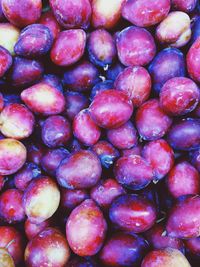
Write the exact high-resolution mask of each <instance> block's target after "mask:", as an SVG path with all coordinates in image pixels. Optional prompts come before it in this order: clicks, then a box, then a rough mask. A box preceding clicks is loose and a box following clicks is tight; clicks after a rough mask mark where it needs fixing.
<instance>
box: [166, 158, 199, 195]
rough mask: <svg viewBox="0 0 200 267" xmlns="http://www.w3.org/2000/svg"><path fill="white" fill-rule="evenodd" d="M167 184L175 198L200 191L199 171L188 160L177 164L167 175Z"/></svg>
mask: <svg viewBox="0 0 200 267" xmlns="http://www.w3.org/2000/svg"><path fill="white" fill-rule="evenodd" d="M166 184H167V188H168V190H169V192H170V193H171V195H172V196H173V197H174V198H178V197H181V196H184V195H191V194H194V195H195V194H199V193H200V176H199V173H198V171H197V170H196V169H195V168H194V167H193V166H192V165H191V164H190V163H189V162H187V161H181V162H179V163H177V164H175V166H174V167H173V168H172V169H171V170H170V172H169V173H168V175H167V177H166Z"/></svg>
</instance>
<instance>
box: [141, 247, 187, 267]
mask: <svg viewBox="0 0 200 267" xmlns="http://www.w3.org/2000/svg"><path fill="white" fill-rule="evenodd" d="M160 266H162V267H169V266H173V267H179V266H182V267H191V265H190V264H189V262H188V260H187V259H186V257H185V256H184V255H183V254H182V253H181V252H180V251H179V250H177V249H172V248H166V249H164V250H153V251H151V252H150V253H149V254H147V256H146V257H145V258H144V260H143V261H142V265H141V267H160Z"/></svg>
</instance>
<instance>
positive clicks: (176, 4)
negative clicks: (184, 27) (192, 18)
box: [171, 0, 197, 13]
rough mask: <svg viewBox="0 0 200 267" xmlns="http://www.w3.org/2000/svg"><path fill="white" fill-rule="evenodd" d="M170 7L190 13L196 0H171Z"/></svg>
mask: <svg viewBox="0 0 200 267" xmlns="http://www.w3.org/2000/svg"><path fill="white" fill-rule="evenodd" d="M171 2H172V7H173V8H174V9H175V10H180V11H184V12H186V13H190V12H192V11H193V10H194V9H195V6H196V4H197V0H189V1H188V0H172V1H171Z"/></svg>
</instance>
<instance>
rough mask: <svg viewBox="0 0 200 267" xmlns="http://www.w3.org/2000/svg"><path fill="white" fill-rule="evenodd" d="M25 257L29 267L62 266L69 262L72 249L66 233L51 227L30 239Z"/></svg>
mask: <svg viewBox="0 0 200 267" xmlns="http://www.w3.org/2000/svg"><path fill="white" fill-rule="evenodd" d="M24 257H25V263H26V265H27V266H28V267H37V266H41V267H45V266H55V267H60V266H65V264H66V263H67V261H68V259H69V257H70V250H69V246H68V244H67V240H66V239H65V237H64V235H63V234H62V233H61V232H60V231H59V230H57V229H56V228H50V227H49V228H46V229H45V230H43V231H42V232H40V233H39V234H38V235H37V236H35V237H34V238H33V239H32V240H30V241H29V243H28V244H27V246H26V249H25V256H24Z"/></svg>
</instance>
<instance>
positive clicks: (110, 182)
mask: <svg viewBox="0 0 200 267" xmlns="http://www.w3.org/2000/svg"><path fill="white" fill-rule="evenodd" d="M123 194H125V190H124V188H123V187H122V186H121V185H120V184H118V182H117V181H116V180H115V179H106V180H105V181H104V180H101V181H100V182H99V183H98V184H97V185H96V186H94V187H93V188H92V190H91V191H90V196H91V198H92V199H93V200H94V201H95V202H96V203H97V204H98V205H99V206H100V207H101V208H102V209H104V210H108V208H109V207H110V205H111V203H112V202H113V200H114V199H115V198H116V197H118V196H120V195H123Z"/></svg>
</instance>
